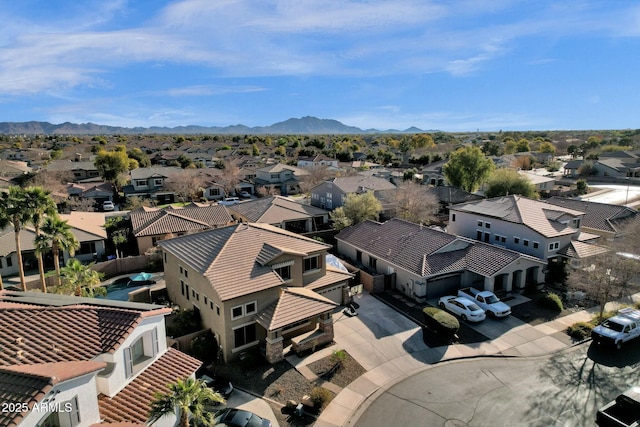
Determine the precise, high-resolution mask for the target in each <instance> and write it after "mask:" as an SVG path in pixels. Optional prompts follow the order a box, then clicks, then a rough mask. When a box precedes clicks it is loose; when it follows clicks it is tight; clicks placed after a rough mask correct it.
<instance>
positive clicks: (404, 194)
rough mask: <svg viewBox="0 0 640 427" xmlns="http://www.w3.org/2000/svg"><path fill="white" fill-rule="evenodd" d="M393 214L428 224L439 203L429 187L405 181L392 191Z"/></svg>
mask: <svg viewBox="0 0 640 427" xmlns="http://www.w3.org/2000/svg"><path fill="white" fill-rule="evenodd" d="M391 201H392V203H393V204H394V205H395V216H396V217H397V218H401V219H404V220H407V221H411V222H415V223H419V224H430V223H432V222H433V221H434V220H435V219H436V214H437V213H438V209H439V207H440V204H439V202H438V198H437V197H436V195H435V194H434V193H433V192H431V191H430V190H429V187H427V186H424V185H420V184H416V183H415V182H413V181H405V182H404V183H402V184H400V185H399V186H398V189H397V190H395V191H394V194H393V197H392V199H391Z"/></svg>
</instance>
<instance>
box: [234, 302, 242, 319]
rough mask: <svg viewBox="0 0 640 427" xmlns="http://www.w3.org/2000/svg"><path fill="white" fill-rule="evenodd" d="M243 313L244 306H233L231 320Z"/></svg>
mask: <svg viewBox="0 0 640 427" xmlns="http://www.w3.org/2000/svg"><path fill="white" fill-rule="evenodd" d="M243 315H244V314H243V307H242V306H241V305H238V306H235V307H232V308H231V320H235V319H238V318H240V317H242V316H243Z"/></svg>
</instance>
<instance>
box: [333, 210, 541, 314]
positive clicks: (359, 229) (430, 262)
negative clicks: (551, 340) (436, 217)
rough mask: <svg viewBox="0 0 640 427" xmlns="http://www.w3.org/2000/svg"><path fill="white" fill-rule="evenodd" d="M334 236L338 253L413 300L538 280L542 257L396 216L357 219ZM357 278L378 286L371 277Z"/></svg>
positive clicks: (505, 289)
mask: <svg viewBox="0 0 640 427" xmlns="http://www.w3.org/2000/svg"><path fill="white" fill-rule="evenodd" d="M336 240H337V242H338V243H337V248H338V252H339V253H340V254H341V255H343V256H345V257H347V258H349V259H351V261H352V262H353V263H354V264H355V265H357V266H360V267H362V268H364V269H365V270H367V271H369V272H371V273H374V274H378V275H384V276H385V284H386V285H388V286H389V287H391V288H393V289H396V290H398V291H400V292H402V293H403V294H405V295H406V296H407V297H409V298H412V299H414V300H415V301H417V302H419V303H424V302H426V301H427V300H428V299H432V298H437V297H440V296H443V295H447V294H452V295H455V294H456V292H457V290H458V289H460V288H461V287H464V286H473V287H475V288H478V289H482V290H490V291H493V292H496V293H500V292H509V291H513V290H521V289H524V287H525V286H526V285H527V284H536V285H537V284H538V283H541V282H543V281H544V274H543V271H544V267H545V264H546V263H545V262H544V261H543V260H540V259H537V258H535V257H532V256H529V255H524V254H521V253H519V252H516V251H512V250H509V249H505V248H500V247H497V246H493V245H489V244H486V243H482V242H477V241H474V240H472V239H469V238H466V237H460V236H455V235H453V234H449V233H446V232H443V231H440V230H436V229H432V228H428V227H424V226H422V225H419V224H414V223H411V222H408V221H404V220H401V219H398V218H394V219H391V220H389V221H386V222H384V223H378V222H375V221H365V222H361V223H359V224H357V225H354V226H351V227H347V228H345V229H343V230H342V231H340V233H339V234H338V235H337V236H336ZM362 282H363V285H364V287H365V288H366V289H367V290H369V291H370V292H376V291H377V290H378V289H375V287H374V284H373V281H371V282H368V281H367V280H366V279H362Z"/></svg>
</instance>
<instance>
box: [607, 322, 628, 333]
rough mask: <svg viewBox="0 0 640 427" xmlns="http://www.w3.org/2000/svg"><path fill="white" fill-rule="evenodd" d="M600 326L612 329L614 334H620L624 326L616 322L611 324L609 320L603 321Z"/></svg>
mask: <svg viewBox="0 0 640 427" xmlns="http://www.w3.org/2000/svg"><path fill="white" fill-rule="evenodd" d="M602 326H604V327H605V328H608V329H612V330H614V331H616V332H622V330H623V329H624V325H621V324H619V323H616V322H612V321H611V320H607V321H605V322H604V323H603V324H602Z"/></svg>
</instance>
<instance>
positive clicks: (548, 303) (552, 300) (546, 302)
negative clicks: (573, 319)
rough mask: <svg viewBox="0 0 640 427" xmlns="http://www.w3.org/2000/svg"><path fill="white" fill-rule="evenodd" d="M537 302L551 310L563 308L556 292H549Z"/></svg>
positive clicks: (559, 310)
mask: <svg viewBox="0 0 640 427" xmlns="http://www.w3.org/2000/svg"><path fill="white" fill-rule="evenodd" d="M539 304H540V305H542V306H543V307H546V308H549V309H551V310H555V311H557V312H558V313H559V312H561V311H562V310H564V305H562V300H561V299H560V297H559V296H558V295H557V294H554V293H553V292H550V293H548V294H546V295H545V296H544V298H542V299H541V300H539Z"/></svg>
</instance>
